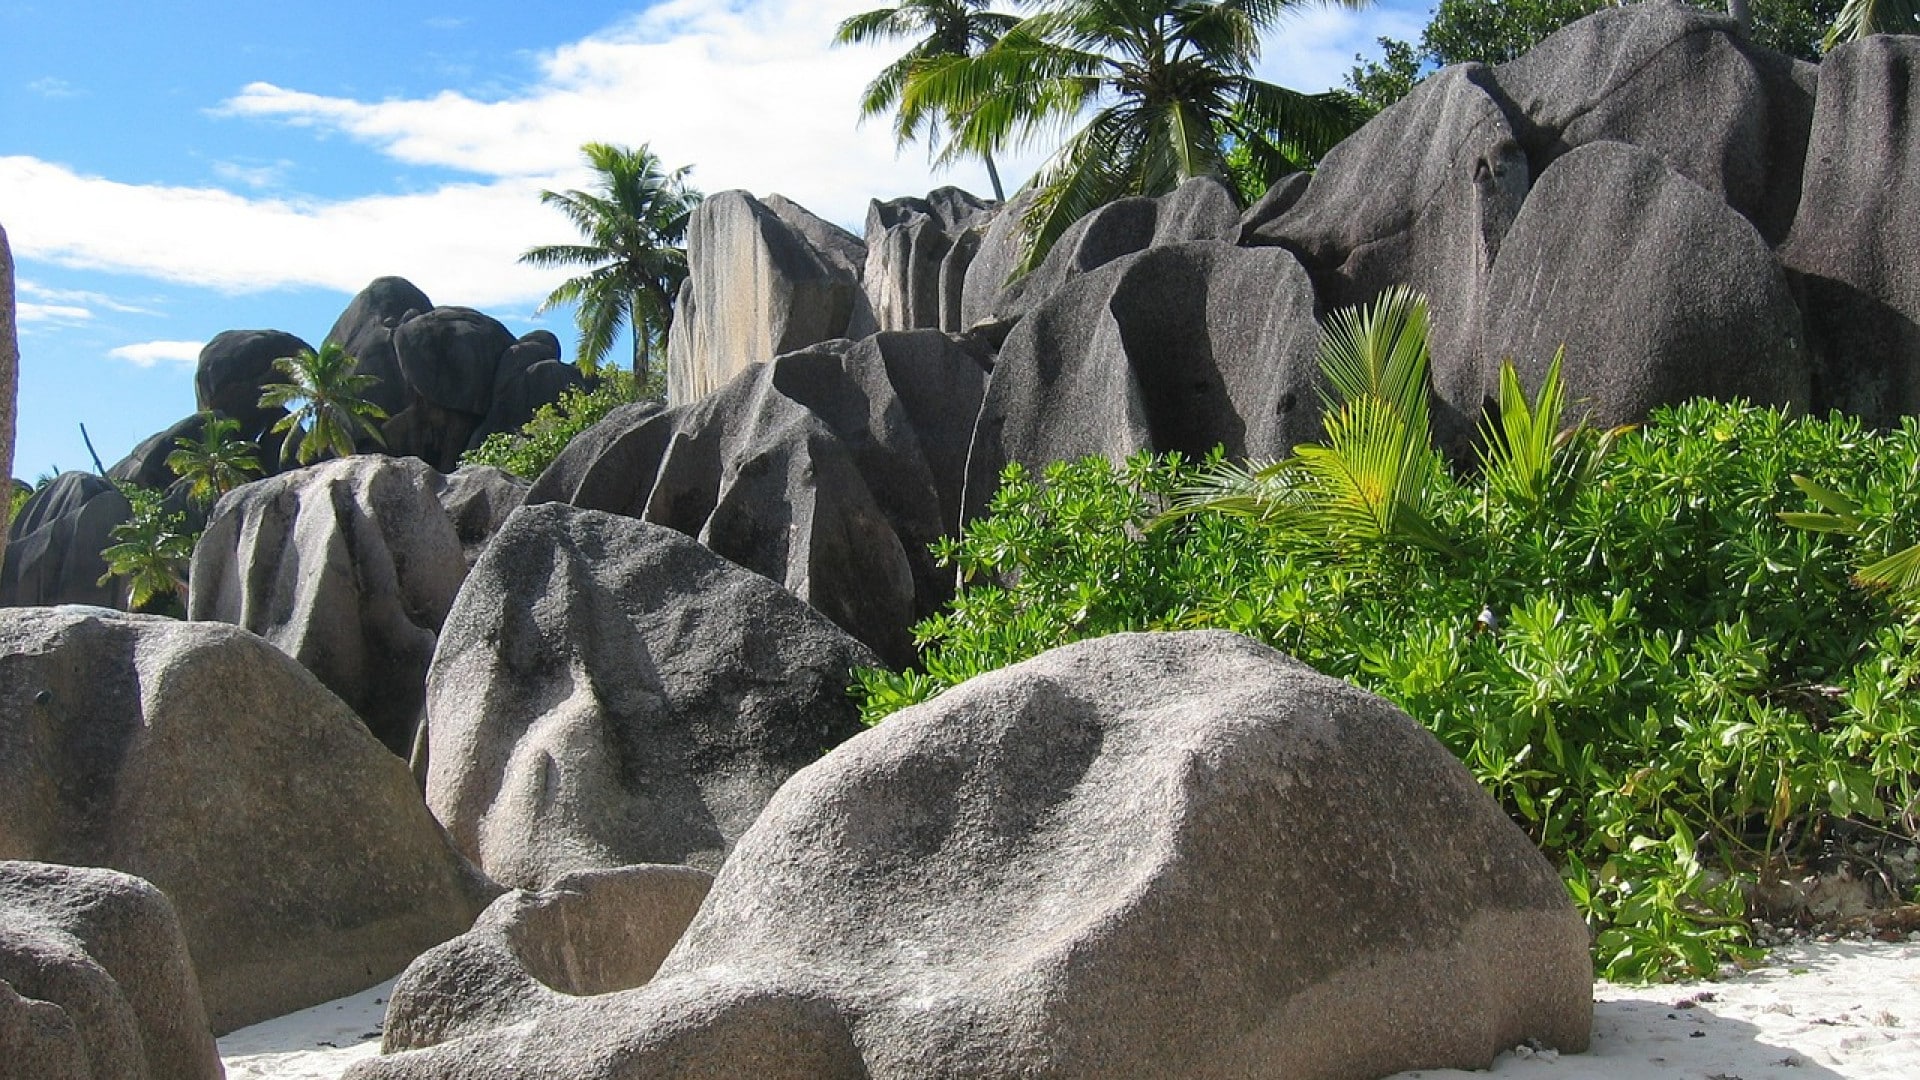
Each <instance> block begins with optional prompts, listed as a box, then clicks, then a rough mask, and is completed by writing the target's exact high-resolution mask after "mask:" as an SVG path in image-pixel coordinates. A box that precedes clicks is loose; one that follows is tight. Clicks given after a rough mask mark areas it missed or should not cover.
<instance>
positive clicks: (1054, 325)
mask: <svg viewBox="0 0 1920 1080" xmlns="http://www.w3.org/2000/svg"><path fill="white" fill-rule="evenodd" d="M1318 342H1319V326H1318V324H1317V323H1315V322H1314V299H1313V285H1312V282H1311V281H1310V280H1309V279H1308V278H1307V275H1306V272H1305V271H1304V270H1302V269H1301V267H1300V264H1299V262H1298V261H1296V260H1295V259H1294V257H1293V255H1292V254H1291V253H1289V252H1287V251H1284V250H1281V249H1279V248H1240V247H1235V246H1233V245H1231V244H1228V243H1225V242H1223V241H1218V240H1210V241H1194V242H1190V243H1184V244H1174V245H1171V246H1161V247H1152V248H1149V249H1147V250H1145V251H1142V252H1139V253H1136V254H1133V255H1127V256H1123V257H1122V258H1120V259H1118V260H1115V261H1113V262H1111V263H1108V264H1107V265H1105V266H1103V267H1101V268H1100V269H1098V270H1095V271H1093V272H1091V273H1087V274H1082V275H1078V276H1076V277H1074V278H1073V279H1072V280H1071V281H1070V283H1068V284H1067V285H1066V286H1064V287H1063V288H1061V289H1059V291H1057V292H1055V293H1054V294H1053V295H1052V296H1050V297H1048V298H1047V299H1046V300H1044V301H1042V302H1041V303H1040V304H1039V306H1037V307H1036V308H1034V310H1033V311H1032V312H1031V313H1030V314H1028V315H1027V316H1026V317H1025V318H1023V319H1022V320H1021V321H1020V322H1019V324H1018V325H1016V326H1015V327H1014V329H1013V332H1012V334H1011V335H1010V336H1009V337H1008V338H1007V341H1006V344H1005V345H1004V346H1002V348H1001V350H1000V355H999V359H998V360H997V361H996V363H995V366H994V371H993V379H992V382H991V383H990V384H989V385H988V388H987V393H986V397H985V400H984V402H983V404H982V405H981V408H980V419H979V422H978V426H977V427H976V429H975V431H974V436H973V445H972V450H971V454H970V457H969V460H968V465H967V500H966V507H967V512H968V514H969V515H973V514H978V513H980V512H982V511H984V509H985V507H986V504H987V501H988V499H989V498H990V497H991V496H992V493H993V491H994V489H995V488H996V487H997V486H998V485H999V479H1000V470H1001V469H1002V468H1003V467H1004V466H1005V465H1006V464H1007V463H1009V462H1019V463H1020V464H1022V465H1026V466H1029V467H1032V468H1035V469H1038V468H1040V467H1042V466H1044V465H1046V464H1047V463H1048V462H1052V461H1059V460H1065V459H1072V458H1078V457H1082V456H1086V455H1090V454H1096V455H1104V456H1106V457H1109V458H1112V459H1114V460H1116V461H1117V460H1120V459H1123V458H1125V457H1126V456H1127V455H1129V454H1132V453H1135V452H1136V451H1141V450H1151V451H1155V452H1162V453H1164V452H1166V451H1170V450H1178V451H1180V452H1182V453H1184V454H1187V455H1189V456H1200V455H1204V454H1206V453H1207V451H1209V450H1211V449H1213V447H1215V446H1220V445H1224V446H1225V447H1226V448H1227V452H1228V453H1230V454H1235V455H1253V456H1256V457H1262V458H1278V457H1281V456H1283V455H1284V454H1285V453H1286V452H1287V451H1288V450H1289V449H1290V448H1291V447H1292V446H1293V445H1294V444H1295V443H1298V442H1303V441H1306V440H1308V439H1315V438H1318V437H1319V435H1320V398H1319V390H1318V382H1319V366H1318V359H1317V357H1318Z"/></svg>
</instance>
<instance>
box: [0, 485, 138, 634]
mask: <svg viewBox="0 0 1920 1080" xmlns="http://www.w3.org/2000/svg"><path fill="white" fill-rule="evenodd" d="M132 516H133V507H132V506H130V505H128V503H127V499H126V496H124V495H122V494H120V490H119V489H118V488H116V487H114V486H113V484H111V483H110V482H108V481H107V480H105V479H103V478H101V477H99V476H96V475H94V474H93V473H83V472H65V473H61V474H60V475H59V476H56V477H54V478H53V480H52V481H51V482H49V483H48V484H47V485H46V486H45V487H43V488H41V489H40V490H38V491H36V492H34V493H33V495H32V497H30V498H29V499H28V500H27V502H26V504H25V505H24V506H22V507H21V508H20V512H19V513H18V514H17V515H15V516H14V519H13V524H12V525H11V526H10V527H9V528H8V529H7V551H6V559H5V562H4V563H0V607H26V606H31V605H35V604H95V605H98V606H101V607H125V606H126V595H125V590H124V589H123V588H122V587H121V585H120V583H119V582H118V581H117V580H108V581H107V582H106V583H105V584H102V583H101V580H100V579H101V578H102V577H104V576H105V575H106V573H107V563H106V560H105V559H102V558H101V557H100V552H101V551H103V550H105V549H106V548H107V547H108V546H109V545H110V544H112V543H113V537H112V532H113V528H114V526H116V525H120V524H123V523H124V522H125V521H126V520H127V519H128V518H130V517H132Z"/></svg>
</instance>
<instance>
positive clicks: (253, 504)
mask: <svg viewBox="0 0 1920 1080" xmlns="http://www.w3.org/2000/svg"><path fill="white" fill-rule="evenodd" d="M445 490H446V480H445V478H443V477H442V476H441V475H440V474H439V473H436V472H434V471H433V470H432V469H430V468H428V467H427V466H426V465H425V464H424V463H422V462H420V461H419V460H417V459H414V458H390V457H385V456H381V455H356V456H354V457H350V458H342V459H338V460H334V461H328V462H323V463H321V464H319V465H315V466H312V467H310V468H305V469H300V470H297V471H295V472H290V473H284V474H282V475H280V476H276V477H272V478H270V479H267V480H260V481H255V482H254V483H251V484H248V485H246V486H244V487H241V488H238V489H236V490H234V491H231V492H228V493H227V494H226V496H224V497H223V498H222V499H221V500H220V502H219V503H218V504H217V505H216V506H215V507H214V511H213V515H212V517H211V518H210V519H209V520H208V522H207V529H206V532H204V533H203V534H201V537H200V542H199V544H198V545H196V546H195V548H194V552H193V567H192V571H191V574H190V588H189V590H188V593H189V595H188V599H187V613H188V616H189V617H190V618H192V619H195V620H198V621H209V620H210V621H217V622H225V623H232V624H234V625H236V626H244V627H246V628H247V629H248V630H251V631H253V632H254V633H256V634H259V635H260V636H261V637H264V638H266V639H267V640H268V641H271V642H273V643H274V644H275V645H277V646H279V648H280V649H281V650H282V651H283V652H285V653H286V654H287V655H288V656H291V657H293V658H294V659H295V660H298V661H300V663H301V664H303V665H305V666H306V668H307V669H308V670H309V671H311V672H313V673H314V675H316V676H318V677H319V679H320V681H321V682H322V683H324V684H325V685H326V687H327V688H328V689H329V690H332V691H333V692H334V693H335V694H337V695H338V696H339V697H340V698H341V700H343V701H345V702H346V703H347V705H348V706H349V707H351V708H352V709H353V711H354V712H355V713H357V714H359V716H360V718H361V719H362V720H364V721H365V722H366V725H367V727H368V729H370V730H371V731H372V732H373V733H374V735H375V736H377V737H378V738H379V739H380V741H381V742H383V743H385V744H386V745H387V746H388V747H389V748H390V749H392V750H393V752H394V753H396V754H400V755H402V756H405V755H406V754H407V753H408V752H409V749H410V747H411V746H412V743H413V736H414V730H415V728H416V727H417V726H418V724H419V720H420V712H421V706H422V703H423V701H424V700H425V689H424V688H425V686H426V679H427V665H428V664H429V663H431V662H432V659H433V646H434V638H435V635H436V634H437V633H438V632H439V629H440V624H441V622H442V621H444V620H445V619H446V616H447V611H448V609H449V608H451V607H452V606H453V598H454V595H455V594H456V593H457V592H459V591H460V582H461V580H462V579H463V578H465V576H466V571H467V559H466V550H467V548H468V547H469V546H472V545H474V544H476V543H478V542H479V539H480V538H479V537H478V535H477V533H476V531H475V530H477V528H478V523H477V521H469V523H468V524H469V532H468V535H467V536H465V537H463V536H462V535H461V532H460V530H458V529H456V528H455V525H454V521H453V519H452V518H451V517H450V516H449V513H448V510H447V508H446V507H445V506H443V505H442V502H441V496H442V493H443V491H445ZM456 498H457V496H456ZM485 514H486V517H487V518H488V519H489V520H491V518H492V516H493V514H492V511H491V510H490V509H489V510H487V511H485ZM478 516H479V513H478V512H476V514H475V517H476V518H477V517H478Z"/></svg>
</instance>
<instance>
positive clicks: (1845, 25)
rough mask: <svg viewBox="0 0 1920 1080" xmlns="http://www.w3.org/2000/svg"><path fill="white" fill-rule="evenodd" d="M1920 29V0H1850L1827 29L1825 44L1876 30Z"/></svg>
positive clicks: (1830, 46)
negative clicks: (1830, 27)
mask: <svg viewBox="0 0 1920 1080" xmlns="http://www.w3.org/2000/svg"><path fill="white" fill-rule="evenodd" d="M1916 32H1920V0H1846V3H1845V4H1844V5H1842V6H1841V8H1840V14H1839V15H1838V16H1837V17H1836V18H1835V19H1834V20H1833V27H1832V29H1830V30H1828V31H1827V37H1826V41H1825V48H1827V49H1833V48H1834V47H1836V46H1838V45H1839V44H1840V43H1841V42H1844V41H1859V40H1861V39H1862V38H1866V37H1871V36H1872V35H1874V34H1911V33H1916Z"/></svg>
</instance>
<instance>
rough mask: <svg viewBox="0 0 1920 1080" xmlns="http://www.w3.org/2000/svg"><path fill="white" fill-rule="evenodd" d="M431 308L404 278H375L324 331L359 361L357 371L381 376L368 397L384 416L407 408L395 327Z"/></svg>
mask: <svg viewBox="0 0 1920 1080" xmlns="http://www.w3.org/2000/svg"><path fill="white" fill-rule="evenodd" d="M432 309H433V301H431V300H429V299H427V294H426V293H423V292H421V291H420V290H419V289H418V288H415V287H414V284H413V283H412V282H410V281H408V280H407V279H406V278H399V277H382V278H375V279H374V280H373V281H372V282H371V283H370V284H368V285H367V287H366V288H364V289H362V290H360V292H359V293H358V294H356V295H355V296H354V298H353V300H352V301H351V302H349V303H348V304H347V309H346V310H345V311H342V312H341V313H340V317H339V318H338V319H336V320H334V324H333V329H331V330H329V331H327V336H326V339H325V340H327V341H331V342H333V343H334V344H336V345H338V346H340V347H341V348H342V349H344V350H346V354H347V355H348V356H351V357H353V358H354V359H355V360H356V361H358V364H357V365H356V367H355V369H354V370H355V371H356V372H357V373H358V374H361V375H371V376H373V377H374V378H376V379H379V380H380V381H379V382H378V383H377V384H376V385H375V386H374V387H373V388H372V389H371V390H369V391H368V392H367V395H366V397H367V400H369V401H371V402H373V403H374V404H375V405H378V406H380V407H381V408H382V409H384V410H386V412H387V414H388V415H392V414H394V413H397V412H400V411H401V410H402V409H404V408H406V407H407V384H406V379H405V377H403V376H402V375H401V373H400V358H399V356H398V354H396V353H395V351H394V347H393V332H394V330H396V329H398V328H399V326H400V324H401V323H402V322H404V321H406V320H407V319H408V318H410V317H412V316H416V315H419V314H420V313H421V312H424V311H430V310H432Z"/></svg>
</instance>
